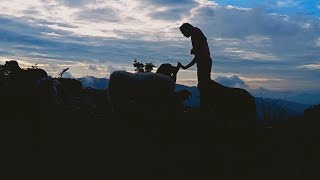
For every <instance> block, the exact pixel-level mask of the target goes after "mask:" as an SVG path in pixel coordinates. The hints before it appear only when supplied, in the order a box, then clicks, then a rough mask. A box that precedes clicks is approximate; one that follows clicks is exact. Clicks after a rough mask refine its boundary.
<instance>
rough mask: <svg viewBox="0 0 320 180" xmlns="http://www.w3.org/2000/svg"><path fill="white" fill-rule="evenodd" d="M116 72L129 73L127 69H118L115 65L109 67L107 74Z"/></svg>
mask: <svg viewBox="0 0 320 180" xmlns="http://www.w3.org/2000/svg"><path fill="white" fill-rule="evenodd" d="M114 71H127V70H126V68H124V67H118V66H115V65H111V64H110V65H108V67H107V72H108V73H110V74H111V73H113V72H114Z"/></svg>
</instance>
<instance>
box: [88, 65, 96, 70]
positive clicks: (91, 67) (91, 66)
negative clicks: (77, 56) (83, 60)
mask: <svg viewBox="0 0 320 180" xmlns="http://www.w3.org/2000/svg"><path fill="white" fill-rule="evenodd" d="M88 69H89V70H91V71H98V67H97V66H96V65H92V64H90V66H89V67H88Z"/></svg>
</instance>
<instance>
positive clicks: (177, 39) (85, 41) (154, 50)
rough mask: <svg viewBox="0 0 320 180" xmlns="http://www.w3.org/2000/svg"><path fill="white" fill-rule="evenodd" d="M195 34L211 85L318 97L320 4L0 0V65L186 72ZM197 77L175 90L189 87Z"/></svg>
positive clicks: (182, 76) (306, 0) (285, 0)
mask: <svg viewBox="0 0 320 180" xmlns="http://www.w3.org/2000/svg"><path fill="white" fill-rule="evenodd" d="M183 22H189V23H191V24H193V25H194V26H197V27H199V28H200V29H201V30H202V31H203V32H204V34H205V35H206V37H207V39H208V43H209V46H210V49H211V54H212V58H213V60H214V63H213V66H212V78H213V79H216V80H217V81H219V82H221V83H224V84H225V85H228V86H234V87H243V88H246V89H248V90H250V91H254V90H259V89H260V90H261V89H268V90H273V91H280V92H316V91H318V92H319V90H320V86H319V84H320V78H319V77H320V0H215V1H210V0H0V63H1V64H3V63H4V62H5V61H7V60H12V59H13V60H18V62H19V64H21V66H22V67H30V66H32V65H34V64H37V66H38V67H41V68H43V69H45V70H46V71H47V72H48V73H49V74H51V75H52V76H58V73H59V72H60V71H61V69H63V68H66V67H69V68H70V70H69V72H70V73H71V75H72V76H73V77H82V76H87V75H92V76H96V77H108V76H109V75H110V73H111V72H112V71H115V70H119V69H121V70H127V71H133V66H132V63H133V60H134V58H136V59H138V60H139V61H141V62H153V63H154V64H155V65H156V67H159V65H160V64H161V63H171V64H174V65H175V64H176V63H177V62H178V61H180V62H182V64H187V63H188V62H189V61H190V60H191V59H192V58H193V57H192V56H191V55H190V54H189V53H190V49H191V43H190V39H188V38H185V37H184V36H183V35H182V34H181V33H180V31H179V26H180V25H181V24H182V23H183ZM196 78H197V77H196V67H193V68H190V69H189V70H183V71H180V72H179V75H178V82H179V83H181V84H186V85H189V86H192V85H196V84H197V80H196Z"/></svg>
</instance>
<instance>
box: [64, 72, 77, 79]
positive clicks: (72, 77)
mask: <svg viewBox="0 0 320 180" xmlns="http://www.w3.org/2000/svg"><path fill="white" fill-rule="evenodd" d="M62 77H63V78H70V79H75V77H74V76H72V74H71V73H70V72H65V73H63V76H62Z"/></svg>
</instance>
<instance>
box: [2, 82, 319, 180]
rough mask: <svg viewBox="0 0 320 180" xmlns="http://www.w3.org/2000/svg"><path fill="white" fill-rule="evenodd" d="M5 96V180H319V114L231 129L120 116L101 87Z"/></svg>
mask: <svg viewBox="0 0 320 180" xmlns="http://www.w3.org/2000/svg"><path fill="white" fill-rule="evenodd" d="M1 96H2V101H1V133H2V138H1V149H2V152H1V157H2V158H1V163H2V164H3V166H2V167H3V168H1V170H2V172H3V173H1V176H6V178H1V179H22V178H23V179H29V178H32V179H79V178H84V179H263V180H264V179H266V180H267V179H319V170H320V169H319V168H320V154H319V152H320V146H319V144H320V142H319V137H320V133H319V130H318V128H319V126H317V123H316V122H317V121H316V120H319V119H317V118H318V117H319V116H316V117H315V115H314V114H312V112H311V115H310V116H308V117H306V116H305V117H300V118H296V119H293V120H291V121H290V123H289V122H286V123H282V124H272V126H270V124H269V125H268V126H265V125H264V124H262V123H257V125H256V127H255V128H254V129H245V128H242V129H237V128H233V129H231V128H221V127H219V125H217V123H216V121H218V120H217V119H216V118H215V117H214V114H210V115H206V116H205V115H203V114H201V113H199V111H198V110H197V109H191V108H185V109H184V111H181V112H174V113H173V114H171V115H169V114H166V113H164V114H162V113H159V114H148V113H147V114H148V115H144V114H141V112H139V113H134V112H132V113H128V114H120V115H119V114H118V115H115V114H112V113H111V107H110V105H109V103H108V97H107V91H102V90H97V89H90V88H87V89H85V90H83V91H74V92H72V93H68V94H66V95H65V97H64V98H63V100H62V101H60V102H59V103H56V102H55V103H53V102H51V101H49V100H48V99H46V98H45V97H42V98H40V97H41V96H39V95H32V93H31V94H30V93H29V94H27V93H21V92H14V91H2V92H1ZM317 113H318V111H317V112H315V114H316V115H319V113H318V114H317ZM309 114H310V113H309ZM220 118H221V117H220Z"/></svg>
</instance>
